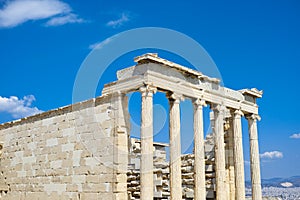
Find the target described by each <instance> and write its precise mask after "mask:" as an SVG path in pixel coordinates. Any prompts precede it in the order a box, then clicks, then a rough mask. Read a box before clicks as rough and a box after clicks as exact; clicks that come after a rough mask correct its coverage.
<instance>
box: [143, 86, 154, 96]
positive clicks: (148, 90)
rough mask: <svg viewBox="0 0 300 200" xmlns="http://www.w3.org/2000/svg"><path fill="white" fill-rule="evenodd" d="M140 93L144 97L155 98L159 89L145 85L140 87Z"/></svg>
mask: <svg viewBox="0 0 300 200" xmlns="http://www.w3.org/2000/svg"><path fill="white" fill-rule="evenodd" d="M139 91H140V92H141V93H142V96H153V94H155V93H156V91H157V88H156V87H154V86H152V85H145V86H142V87H140V89H139Z"/></svg>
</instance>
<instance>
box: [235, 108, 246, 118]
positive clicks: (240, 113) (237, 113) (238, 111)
mask: <svg viewBox="0 0 300 200" xmlns="http://www.w3.org/2000/svg"><path fill="white" fill-rule="evenodd" d="M234 115H235V116H240V117H241V116H244V113H243V112H242V111H241V110H235V111H234Z"/></svg>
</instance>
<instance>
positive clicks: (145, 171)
mask: <svg viewBox="0 0 300 200" xmlns="http://www.w3.org/2000/svg"><path fill="white" fill-rule="evenodd" d="M140 91H141V93H142V113H141V120H142V122H141V160H140V162H141V166H140V181H141V200H153V94H154V93H155V92H156V88H154V87H151V86H149V85H147V86H145V87H141V88H140Z"/></svg>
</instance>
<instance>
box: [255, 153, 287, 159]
mask: <svg viewBox="0 0 300 200" xmlns="http://www.w3.org/2000/svg"><path fill="white" fill-rule="evenodd" d="M260 157H261V158H269V159H273V158H283V153H282V152H280V151H270V152H268V151H267V152H264V153H263V154H260Z"/></svg>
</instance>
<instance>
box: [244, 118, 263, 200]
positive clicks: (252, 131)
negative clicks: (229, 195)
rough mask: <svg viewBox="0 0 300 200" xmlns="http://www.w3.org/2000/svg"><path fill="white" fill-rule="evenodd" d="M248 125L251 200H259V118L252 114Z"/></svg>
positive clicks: (260, 194) (260, 196)
mask: <svg viewBox="0 0 300 200" xmlns="http://www.w3.org/2000/svg"><path fill="white" fill-rule="evenodd" d="M247 119H248V124H249V127H248V128H249V139H250V169H251V183H252V199H253V200H261V199H262V193H261V183H260V162H259V147H258V134H257V120H260V117H259V116H258V115H256V114H252V115H250V116H248V117H247Z"/></svg>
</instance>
